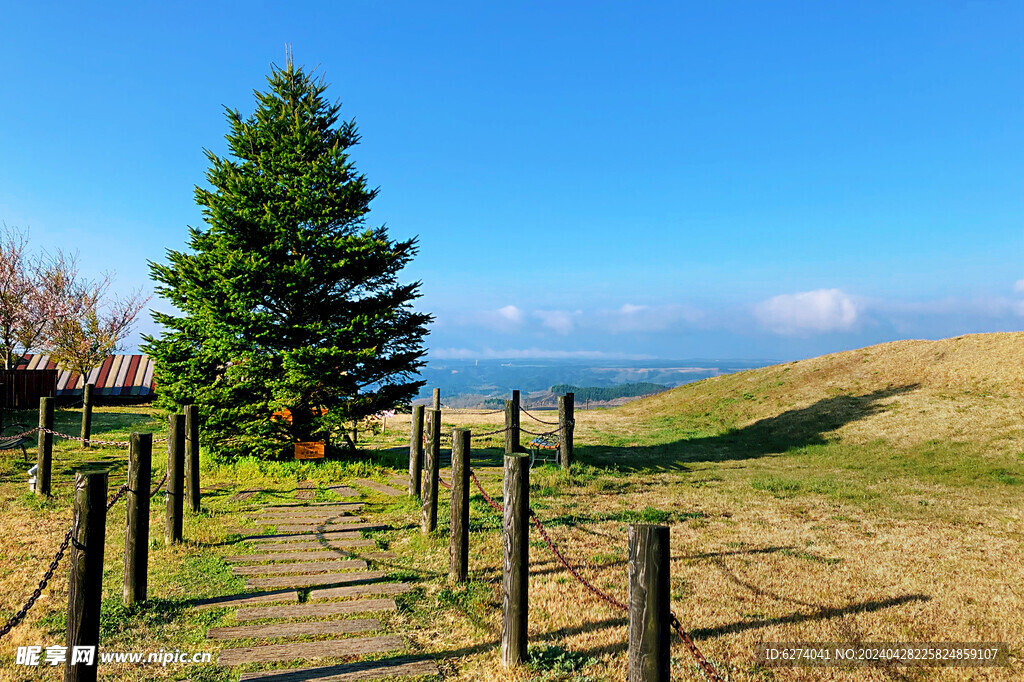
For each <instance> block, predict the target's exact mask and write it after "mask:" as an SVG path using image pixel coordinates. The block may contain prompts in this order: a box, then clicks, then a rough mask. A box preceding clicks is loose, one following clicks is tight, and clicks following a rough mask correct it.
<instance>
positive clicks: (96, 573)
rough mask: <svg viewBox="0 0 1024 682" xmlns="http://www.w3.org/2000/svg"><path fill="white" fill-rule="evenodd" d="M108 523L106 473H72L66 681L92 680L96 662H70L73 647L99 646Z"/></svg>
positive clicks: (81, 681)
mask: <svg viewBox="0 0 1024 682" xmlns="http://www.w3.org/2000/svg"><path fill="white" fill-rule="evenodd" d="M106 524H107V472H106V471H96V470H91V471H87V472H86V471H81V472H78V473H77V474H75V521H74V528H73V531H72V536H71V538H72V539H71V558H70V559H69V561H70V563H71V578H70V584H69V585H68V629H67V660H66V663H65V668H64V680H65V682H93V681H94V680H95V679H96V671H97V668H98V665H97V664H98V663H99V662H98V661H95V660H94V661H93V665H85V664H77V665H72V664H71V661H72V657H71V653H72V652H73V651H74V647H76V646H89V647H98V646H99V643H100V602H101V601H102V600H103V543H104V540H105V538H104V535H105V532H106Z"/></svg>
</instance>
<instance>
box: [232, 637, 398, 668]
mask: <svg viewBox="0 0 1024 682" xmlns="http://www.w3.org/2000/svg"><path fill="white" fill-rule="evenodd" d="M404 648H405V641H404V640H403V639H402V638H401V637H398V636H397V635H384V636H382V637H350V638H347V639H329V640H325V641H321V642H290V643H288V644H265V645H263V646H247V647H241V648H238V649H223V650H221V652H220V656H218V657H217V663H219V664H220V665H224V666H233V665H242V664H243V663H267V662H274V663H276V662H278V661H291V660H294V659H296V658H304V659H309V658H341V657H342V656H365V655H366V654H380V653H384V652H387V651H400V650H402V649H404Z"/></svg>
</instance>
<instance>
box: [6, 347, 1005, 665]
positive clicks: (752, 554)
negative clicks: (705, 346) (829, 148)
mask: <svg viewBox="0 0 1024 682" xmlns="http://www.w3.org/2000/svg"><path fill="white" fill-rule="evenodd" d="M1022 389H1024V334H989V335H977V336H968V337H960V338H957V339H947V340H943V341H938V342H919V341H907V342H897V343H893V344H885V345H882V346H875V347H872V348H867V349H862V350H858V351H851V352H847V353H840V354H835V355H830V356H824V357H822V358H814V359H811V360H805V361H801V362H797V363H790V364H787V365H779V366H773V367H767V368H762V369H758V370H752V371H748V372H743V373H739V374H735V375H728V376H722V377H716V378H713V379H708V380H705V381H702V382H699V383H696V384H690V385H687V386H684V387H681V388H679V389H675V390H673V391H670V392H667V393H663V394H659V395H657V396H653V397H651V398H647V399H643V400H640V401H637V402H634V403H631V404H629V405H626V406H624V407H621V408H615V409H610V410H592V411H589V412H587V411H582V412H578V413H577V420H576V421H577V427H576V443H577V458H578V463H577V464H576V465H575V466H574V467H573V469H572V471H571V472H560V471H557V470H555V469H554V468H553V467H550V466H541V467H538V468H535V469H534V470H533V472H532V476H531V502H532V504H533V507H534V508H535V509H536V511H537V513H538V515H539V516H540V517H541V518H542V519H544V520H546V522H547V526H548V528H549V529H550V533H551V535H552V537H553V539H554V541H555V542H556V543H557V544H558V545H559V546H560V548H561V549H562V550H563V552H564V553H565V554H566V555H567V556H568V557H569V559H570V561H572V562H573V563H575V564H576V565H578V566H579V567H580V570H581V572H582V573H583V574H584V575H586V576H587V577H588V578H589V579H591V580H592V581H594V582H595V583H596V584H597V585H598V586H600V587H601V588H603V589H606V590H608V591H609V592H611V593H612V594H614V595H615V596H616V597H617V598H619V599H620V600H621V599H624V598H625V596H626V566H625V553H626V528H627V525H628V524H629V523H630V522H634V521H644V522H652V521H654V522H665V523H668V524H670V526H671V542H672V556H673V560H672V581H671V584H672V593H673V608H674V610H675V612H676V614H677V615H678V616H679V618H680V620H681V621H682V623H683V625H684V626H685V627H686V628H688V629H689V630H690V631H691V633H692V634H693V636H694V639H695V640H696V642H697V644H698V646H700V648H701V649H702V650H703V651H704V653H705V655H707V656H708V657H709V658H710V659H711V660H712V661H713V662H714V663H715V665H716V666H717V667H718V668H719V670H720V671H721V672H723V673H727V674H728V676H729V678H730V679H732V680H818V679H825V680H888V679H898V680H933V679H937V680H968V679H971V680H973V679H982V680H1016V679H1021V678H1024V663H1022V660H1021V657H1022V655H1024V616H1022V614H1024V454H1022V453H1024V396H1022V394H1021V391H1022ZM537 416H539V417H540V418H541V419H545V420H550V419H551V418H552V416H553V415H552V413H550V412H546V413H539V414H538V415H537ZM500 418H501V415H477V414H468V413H458V412H448V413H445V424H446V428H447V427H448V426H456V425H458V426H465V427H469V428H472V429H474V430H475V431H477V432H481V431H485V430H491V429H493V428H496V427H499V426H500V424H499V420H500ZM59 419H62V420H64V422H62V423H59V424H58V428H59V429H60V430H62V431H68V432H71V433H74V432H75V427H74V424H75V423H77V422H75V419H77V415H76V414H75V413H66V414H62V415H60V417H59ZM154 419H155V416H154V415H153V414H152V413H150V412H148V411H145V410H139V409H125V410H105V411H104V413H103V416H102V423H103V424H104V426H103V428H106V429H109V434H107V435H111V436H113V437H115V438H123V437H125V436H126V435H127V431H128V430H130V429H149V428H153V429H154V430H158V431H163V430H165V429H163V428H161V425H160V423H159V422H154V421H153V420H154ZM522 423H523V426H524V427H526V428H530V429H531V430H547V429H549V428H550V427H546V426H543V425H541V424H537V423H536V422H532V423H531V420H530V419H529V418H528V417H525V416H524V418H523V422H522ZM61 424H63V426H62V425H61ZM531 427H533V428H531ZM407 433H408V418H407V417H406V418H405V419H402V418H401V417H399V418H396V420H389V423H388V430H387V433H386V434H376V435H374V436H373V437H372V438H370V439H369V443H368V447H369V448H371V449H373V450H374V451H373V452H370V453H369V454H368V455H365V456H361V457H358V458H353V459H352V460H351V461H346V462H328V463H324V464H322V465H296V464H294V463H289V464H276V465H257V464H255V463H251V462H247V463H240V464H238V465H236V466H234V467H207V468H206V469H205V470H204V472H203V476H204V481H203V485H204V486H224V489H223V490H221V491H219V492H217V493H213V494H211V495H209V496H208V497H207V498H205V501H204V513H203V514H202V515H200V516H197V517H192V516H190V517H188V518H187V521H186V537H187V538H189V542H188V543H186V544H185V545H183V546H181V547H176V548H171V549H167V548H164V547H163V546H162V544H163V543H162V537H163V534H162V529H161V527H160V525H159V520H160V519H159V516H158V512H161V513H162V507H161V505H160V504H159V503H157V504H155V506H154V519H153V520H154V525H153V528H152V533H153V538H154V549H153V552H152V555H151V557H152V558H151V566H153V568H152V569H151V570H152V571H153V576H154V578H153V583H152V584H153V587H152V589H151V594H152V596H153V597H154V600H153V602H152V603H151V604H150V605H148V606H147V607H146V608H144V609H140V610H138V612H133V613H125V612H124V611H123V610H121V609H120V608H119V607H118V606H117V602H118V598H119V595H120V572H121V565H120V563H119V562H120V560H121V556H122V554H121V548H120V544H119V543H123V530H122V529H120V528H118V527H117V524H111V525H110V526H109V528H110V531H111V532H110V536H111V537H110V539H109V541H108V548H107V551H108V573H109V574H108V575H107V576H106V580H105V586H106V588H107V592H108V594H109V595H110V596H109V597H108V599H107V602H106V606H107V607H108V608H109V613H110V616H111V617H110V618H109V619H107V620H106V621H105V626H104V627H105V628H106V629H105V630H104V633H105V637H108V638H110V639H111V640H112V641H114V642H117V643H118V644H119V645H121V644H123V645H124V647H125V648H134V649H143V648H155V649H159V648H161V647H162V648H164V649H172V648H181V649H194V650H212V649H213V648H214V647H211V646H210V645H208V644H205V643H204V642H203V635H204V632H205V628H206V627H208V626H209V625H211V624H213V623H214V622H216V623H221V622H228V620H227V619H229V618H230V616H228V615H227V613H226V612H225V611H213V612H197V611H195V610H193V609H190V608H187V606H186V603H187V600H188V599H190V598H193V597H196V596H205V595H206V594H211V595H212V594H222V593H224V592H225V591H226V590H232V589H235V590H237V589H238V587H239V585H238V584H236V583H234V582H233V581H234V579H233V578H232V577H231V576H230V572H229V571H228V570H227V568H226V566H225V565H224V563H223V561H222V560H221V559H220V558H219V557H221V556H222V555H223V554H224V553H225V549H224V546H223V545H222V544H221V543H223V542H224V541H225V538H226V534H225V528H227V527H229V526H230V525H232V524H234V523H236V516H235V515H236V513H237V511H238V508H239V506H240V503H236V502H231V501H230V500H229V499H228V498H229V496H230V494H231V493H232V492H233V491H235V490H240V489H243V488H256V487H266V488H267V489H268V490H270V491H271V492H269V493H267V495H268V496H273V495H275V494H276V495H285V494H287V492H288V491H290V490H291V489H292V488H294V484H295V482H296V481H297V480H299V479H300V478H303V477H306V476H308V477H310V478H318V479H320V480H324V481H332V482H333V481H337V480H344V479H345V477H347V476H352V475H363V476H365V475H369V476H374V477H378V478H380V479H381V480H387V479H388V478H390V476H391V475H394V474H395V473H397V472H398V470H399V469H400V468H401V467H402V466H403V463H404V458H405V455H404V453H403V452H402V450H401V449H400V448H401V446H403V445H404V444H405V443H406V442H407V435H406V434H407ZM524 440H525V438H524ZM498 446H499V443H498V441H497V440H496V439H491V440H490V441H485V442H484V443H481V444H480V447H478V449H476V450H474V464H475V466H477V467H479V468H480V469H481V471H483V472H486V471H487V469H488V467H491V468H492V469H493V467H494V465H496V464H498V463H499V462H500V453H499V450H498ZM62 447H63V449H62V450H60V451H59V452H60V453H62V454H61V455H60V456H59V457H58V461H60V462H64V463H66V464H63V465H62V466H63V468H61V467H57V468H55V487H54V489H55V497H54V499H53V500H51V501H47V502H45V503H43V504H40V503H38V502H37V501H36V500H35V498H33V497H32V496H30V495H27V494H26V492H25V483H24V475H23V473H22V472H23V470H24V468H25V467H24V466H22V464H21V462H20V461H19V460H20V453H19V454H17V455H15V454H14V453H5V454H6V455H7V458H6V459H4V460H2V462H3V463H2V464H0V513H2V514H3V518H4V519H5V522H4V525H3V529H2V531H0V537H2V542H3V547H4V549H5V550H6V551H5V552H4V553H3V556H2V557H0V616H3V617H6V616H7V615H8V614H10V613H12V612H13V611H14V610H15V609H16V608H17V607H18V606H19V605H20V603H21V601H22V600H23V598H24V597H26V596H28V594H29V593H30V592H31V589H32V587H33V586H34V581H35V580H36V579H37V576H38V575H40V574H41V573H42V571H43V570H44V569H45V565H46V563H48V561H49V555H50V554H51V553H52V551H53V549H54V548H55V547H56V545H57V544H58V543H59V539H60V536H61V535H62V534H63V532H64V530H65V528H66V525H67V523H68V522H69V520H70V509H69V502H68V499H67V490H68V481H69V480H70V478H68V476H69V474H70V468H71V467H72V466H73V465H74V464H75V463H80V462H82V461H85V460H86V459H97V458H99V457H101V456H107V457H109V458H111V460H112V461H113V462H115V468H114V473H112V474H111V477H112V478H111V487H112V489H113V488H114V486H115V485H117V484H119V482H120V481H119V480H118V476H120V477H121V480H123V466H122V465H121V464H120V463H121V462H123V455H122V454H121V453H120V452H119V451H108V450H97V451H95V452H90V454H88V455H83V454H81V452H80V451H79V450H77V449H76V448H75V447H74V446H68V445H64V446H62ZM474 447H477V445H476V444H474ZM388 448H394V449H390V450H389V449H388ZM57 472H60V473H59V474H58V473H57ZM159 473H160V472H157V473H155V476H156V477H157V478H158V477H159ZM482 480H483V482H484V485H485V487H486V488H487V489H488V490H489V492H490V493H491V494H492V495H500V488H501V484H500V478H499V477H497V476H495V475H484V476H482ZM442 500H443V498H442ZM372 511H373V513H374V514H375V515H376V517H378V518H380V517H384V518H388V519H390V520H391V521H392V525H393V526H394V527H396V528H400V529H401V528H403V527H405V526H407V525H408V524H410V523H411V522H415V520H416V518H417V516H418V513H417V509H416V507H415V505H414V504H413V503H411V502H409V501H406V500H404V499H403V500H400V501H399V502H397V503H396V502H387V501H384V500H382V499H375V500H374V504H373V505H372ZM447 517H448V507H447V503H446V502H445V501H442V508H441V509H440V510H439V514H438V518H439V520H440V528H439V531H438V533H437V534H436V535H434V536H431V537H422V536H420V535H419V534H418V533H416V532H410V531H409V530H395V531H388V532H382V533H378V534H376V535H375V536H374V537H376V538H377V540H378V545H380V546H382V547H387V548H388V549H390V550H392V551H394V552H396V553H397V558H395V559H393V560H388V562H387V564H386V565H387V567H388V569H389V570H391V571H393V572H394V574H395V575H398V576H401V577H404V578H406V579H410V580H414V581H416V582H417V584H418V588H417V589H416V590H414V591H413V592H411V593H410V594H408V595H404V596H403V597H402V599H401V608H400V610H399V612H398V613H396V614H393V615H392V616H391V617H390V618H389V619H388V621H387V623H386V627H387V628H389V629H390V630H393V631H395V632H403V633H406V634H408V635H409V636H410V638H411V639H412V640H413V643H414V647H416V648H418V649H419V650H421V651H425V652H429V653H431V654H434V655H435V656H437V658H438V660H439V663H440V664H441V667H442V670H443V671H444V672H445V675H446V677H448V678H451V679H465V680H493V679H496V680H527V679H529V680H619V679H624V677H625V660H626V659H625V646H626V645H625V642H626V620H625V619H624V617H623V615H622V614H620V613H618V612H617V611H615V610H614V609H612V608H611V607H609V606H606V605H604V604H602V603H600V602H597V601H595V600H594V599H593V598H592V597H591V596H590V595H589V593H587V592H586V591H585V590H584V589H583V588H582V587H580V586H579V585H577V584H576V583H575V582H574V581H573V579H572V578H571V577H570V576H569V575H568V574H567V573H566V572H565V571H564V570H562V569H561V568H560V567H559V566H558V565H557V564H556V563H555V561H554V560H553V557H551V556H550V554H549V553H548V551H547V549H546V548H545V547H544V545H543V544H542V543H541V542H540V541H539V538H538V537H537V536H536V535H532V536H531V546H530V556H531V580H530V607H531V614H530V637H531V642H532V645H531V658H532V660H531V663H530V665H529V666H526V667H524V668H522V669H519V670H514V671H506V670H503V669H501V667H500V651H499V646H498V641H499V636H500V627H501V623H500V570H501V569H500V567H501V545H500V535H499V529H500V518H499V516H498V515H497V514H496V513H494V512H493V511H492V510H491V509H490V508H489V507H488V506H487V505H486V504H485V503H484V502H483V499H482V498H481V497H480V496H479V495H474V497H473V499H472V511H471V517H472V530H473V534H472V535H471V550H470V573H471V581H470V583H469V584H468V585H466V586H459V587H455V586H451V585H449V584H447V582H446V580H445V578H444V574H445V572H446V570H447V562H448V557H447V537H446V533H447ZM118 518H120V517H118ZM197 592H201V593H202V594H196V593H197ZM46 595H47V596H45V597H44V599H43V600H41V602H40V604H39V605H37V607H36V608H35V609H34V610H33V612H32V613H31V614H30V616H29V618H28V622H27V623H26V624H23V625H22V626H20V627H19V628H18V629H16V630H15V632H14V633H12V636H11V637H10V638H9V641H8V640H5V641H4V643H3V644H2V645H0V657H3V656H7V655H8V654H10V653H11V647H12V645H15V644H18V643H36V642H39V643H59V640H60V637H59V636H57V635H55V634H54V633H58V634H59V632H60V628H61V624H62V620H63V615H62V608H63V606H64V603H65V602H64V601H62V600H66V573H60V572H59V573H58V579H57V580H56V581H55V582H54V584H53V585H52V586H51V588H49V589H48V590H47V593H46ZM104 641H107V640H106V639H105V640H104ZM760 641H838V642H849V643H857V642H884V641H888V642H910V641H973V642H979V641H1005V642H1009V644H1010V648H1011V667H1010V668H973V669H972V668H966V669H956V668H922V669H896V668H860V669H852V670H851V669H831V668H830V669H825V668H815V669H781V668H764V667H760V666H758V665H757V663H756V661H755V654H754V645H755V644H756V643H757V642H760ZM129 645H130V646H129ZM672 658H673V666H674V674H673V678H674V679H694V680H698V679H702V677H701V676H700V673H699V672H697V670H696V668H695V667H694V665H693V661H692V660H690V658H689V655H688V654H687V653H686V651H685V650H684V649H683V648H682V647H681V646H679V645H678V644H677V645H674V646H673V656H672ZM9 670H10V668H9V667H2V666H0V676H2V675H3V674H4V673H5V672H6V671H9ZM46 672H49V671H46ZM161 675H163V676H164V677H167V678H168V679H172V678H173V677H174V676H175V675H182V676H183V677H180V678H179V679H194V680H231V679H237V673H236V674H235V677H234V678H233V677H232V676H231V674H230V673H225V672H223V671H219V670H217V669H216V668H214V667H212V666H197V667H192V668H189V669H188V671H187V672H185V671H183V670H181V669H179V670H177V671H174V670H171V669H170V668H168V669H167V670H161V669H156V670H151V669H149V668H147V669H145V671H144V674H143V672H140V671H139V670H127V669H126V670H123V671H115V670H110V671H109V676H108V679H124V680H129V679H132V680H134V679H144V678H149V677H160V676H161ZM11 679H15V678H11ZM18 679H21V678H18ZM38 679H46V677H45V675H44V674H42V673H40V676H39V678H38Z"/></svg>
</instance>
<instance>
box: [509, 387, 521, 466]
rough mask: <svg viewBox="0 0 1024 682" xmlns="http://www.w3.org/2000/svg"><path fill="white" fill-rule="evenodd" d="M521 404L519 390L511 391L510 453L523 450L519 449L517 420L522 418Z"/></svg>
mask: <svg viewBox="0 0 1024 682" xmlns="http://www.w3.org/2000/svg"><path fill="white" fill-rule="evenodd" d="M520 406H521V403H520V401H519V389H518V388H517V389H515V390H514V391H512V424H511V426H512V431H510V433H511V434H512V452H522V451H523V449H522V448H521V447H519V420H520V417H522V413H521V412H520V411H519V410H520Z"/></svg>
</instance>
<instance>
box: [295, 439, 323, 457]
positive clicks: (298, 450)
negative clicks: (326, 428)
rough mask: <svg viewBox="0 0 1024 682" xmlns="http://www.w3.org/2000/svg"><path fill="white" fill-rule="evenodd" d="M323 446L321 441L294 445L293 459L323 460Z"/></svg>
mask: <svg viewBox="0 0 1024 682" xmlns="http://www.w3.org/2000/svg"><path fill="white" fill-rule="evenodd" d="M323 456H324V444H323V442H322V441H311V442H308V443H296V444H295V459H323Z"/></svg>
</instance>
